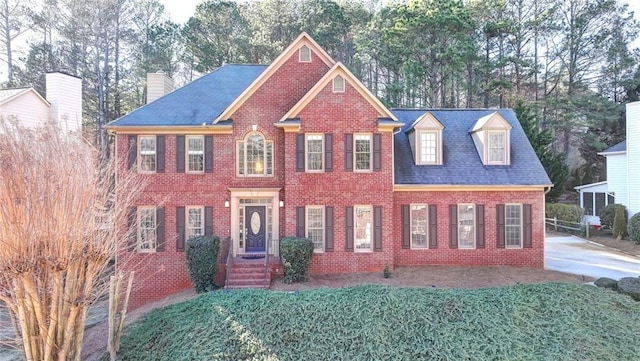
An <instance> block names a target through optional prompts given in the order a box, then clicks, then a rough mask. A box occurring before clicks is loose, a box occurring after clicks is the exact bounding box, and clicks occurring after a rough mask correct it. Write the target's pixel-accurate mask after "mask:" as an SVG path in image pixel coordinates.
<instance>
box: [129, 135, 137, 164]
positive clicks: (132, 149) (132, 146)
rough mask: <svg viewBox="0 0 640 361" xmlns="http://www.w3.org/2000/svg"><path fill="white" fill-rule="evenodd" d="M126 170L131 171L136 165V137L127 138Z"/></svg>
mask: <svg viewBox="0 0 640 361" xmlns="http://www.w3.org/2000/svg"><path fill="white" fill-rule="evenodd" d="M127 142H128V143H129V144H128V145H127V169H131V168H133V167H134V166H135V165H136V158H137V157H138V136H137V135H129V136H128V137H127Z"/></svg>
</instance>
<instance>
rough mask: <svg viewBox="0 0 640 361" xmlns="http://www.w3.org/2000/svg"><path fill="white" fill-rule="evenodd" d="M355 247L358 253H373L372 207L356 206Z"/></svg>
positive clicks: (354, 208)
mask: <svg viewBox="0 0 640 361" xmlns="http://www.w3.org/2000/svg"><path fill="white" fill-rule="evenodd" d="M353 212H354V219H355V224H354V239H355V241H354V243H355V244H354V246H355V251H356V252H371V251H373V233H372V232H373V215H372V207H371V206H355V207H353Z"/></svg>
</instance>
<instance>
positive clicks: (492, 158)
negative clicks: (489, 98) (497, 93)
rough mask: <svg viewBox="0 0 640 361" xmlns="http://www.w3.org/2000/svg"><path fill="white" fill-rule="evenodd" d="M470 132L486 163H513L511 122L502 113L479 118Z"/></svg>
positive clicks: (481, 157) (483, 161) (479, 153)
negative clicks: (510, 137) (511, 154)
mask: <svg viewBox="0 0 640 361" xmlns="http://www.w3.org/2000/svg"><path fill="white" fill-rule="evenodd" d="M469 132H470V133H471V138H472V139H473V143H474V144H475V146H476V150H477V151H478V155H479V156H480V159H482V163H483V164H484V165H509V164H511V159H510V158H511V157H510V145H511V142H510V139H509V136H510V134H511V124H509V122H508V121H507V120H506V119H505V118H504V117H503V116H502V115H501V114H500V113H498V112H493V113H491V114H489V115H486V116H484V117H482V118H480V119H478V120H477V121H476V123H475V124H474V125H473V127H471V130H470V131H469Z"/></svg>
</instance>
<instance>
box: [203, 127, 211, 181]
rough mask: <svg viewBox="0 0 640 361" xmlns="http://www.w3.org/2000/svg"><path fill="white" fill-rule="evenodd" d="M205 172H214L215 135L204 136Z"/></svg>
mask: <svg viewBox="0 0 640 361" xmlns="http://www.w3.org/2000/svg"><path fill="white" fill-rule="evenodd" d="M204 172H205V173H213V135H207V136H205V137H204Z"/></svg>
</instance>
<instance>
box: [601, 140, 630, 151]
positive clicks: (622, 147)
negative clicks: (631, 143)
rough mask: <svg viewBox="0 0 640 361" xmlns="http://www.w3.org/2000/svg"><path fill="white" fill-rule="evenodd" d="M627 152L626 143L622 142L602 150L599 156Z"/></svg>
mask: <svg viewBox="0 0 640 361" xmlns="http://www.w3.org/2000/svg"><path fill="white" fill-rule="evenodd" d="M626 151H627V141H626V140H623V141H622V142H620V143H618V144H616V145H614V146H612V147H610V148H608V149H605V150H603V151H602V152H600V154H604V153H615V152H626Z"/></svg>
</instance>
